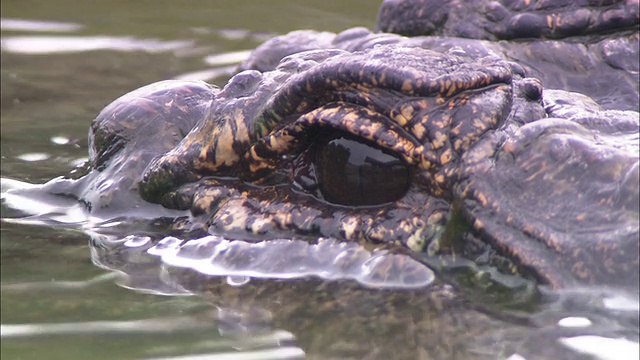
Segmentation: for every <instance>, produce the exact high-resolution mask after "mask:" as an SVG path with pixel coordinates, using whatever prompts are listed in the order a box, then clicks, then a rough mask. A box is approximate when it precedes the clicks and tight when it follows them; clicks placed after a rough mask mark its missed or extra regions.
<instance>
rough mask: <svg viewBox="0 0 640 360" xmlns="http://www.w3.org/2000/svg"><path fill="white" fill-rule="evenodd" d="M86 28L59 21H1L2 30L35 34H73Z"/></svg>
mask: <svg viewBox="0 0 640 360" xmlns="http://www.w3.org/2000/svg"><path fill="white" fill-rule="evenodd" d="M83 27H84V26H82V25H80V24H75V23H68V22H58V21H41V20H29V19H7V18H4V19H0V29H2V30H8V31H33V32H41V31H43V32H44V31H46V32H72V31H78V30H80V29H82V28H83Z"/></svg>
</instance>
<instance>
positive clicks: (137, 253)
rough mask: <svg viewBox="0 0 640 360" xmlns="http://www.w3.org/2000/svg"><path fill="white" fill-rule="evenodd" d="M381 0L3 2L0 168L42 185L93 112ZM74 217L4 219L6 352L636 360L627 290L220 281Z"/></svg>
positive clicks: (360, 21)
mask: <svg viewBox="0 0 640 360" xmlns="http://www.w3.org/2000/svg"><path fill="white" fill-rule="evenodd" d="M377 7H378V4H377V2H371V1H348V2H345V1H324V2H317V1H269V2H265V1H258V0H255V1H212V2H208V3H201V2H174V1H141V2H115V1H102V2H84V1H70V0H63V1H56V2H49V1H20V2H19V1H5V2H3V3H2V23H1V25H2V33H1V37H2V39H1V41H2V44H1V45H2V57H1V61H2V63H1V64H2V72H1V84H0V85H1V87H2V97H1V100H2V102H1V112H2V114H1V115H2V117H1V121H2V123H1V124H2V133H1V151H2V163H1V167H0V170H1V174H2V177H3V178H11V179H17V180H20V181H26V182H30V183H43V182H45V181H47V180H49V179H51V178H53V177H55V176H59V175H63V174H66V173H67V172H68V171H69V170H71V169H73V168H74V167H75V166H77V165H79V164H81V163H82V162H83V161H84V160H85V159H86V156H87V155H86V153H87V148H86V140H87V129H88V125H89V123H90V121H91V119H93V117H95V115H96V114H97V113H98V112H99V111H100V110H101V109H102V108H103V107H104V106H105V105H107V104H108V103H109V102H111V101H112V100H113V99H115V98H117V97H118V96H120V95H122V94H124V93H126V92H128V91H130V90H132V89H135V88H137V87H140V86H142V85H145V84H148V83H151V82H154V81H159V80H163V79H171V78H183V79H187V78H188V79H194V78H195V79H205V80H208V81H211V82H213V83H216V84H218V85H222V84H224V82H225V81H226V79H228V77H229V76H230V74H231V73H232V71H233V65H234V64H235V63H237V62H239V61H240V60H241V59H242V58H243V57H244V56H246V54H247V51H248V50H250V49H252V48H255V47H256V46H257V45H258V44H260V43H261V42H262V41H264V40H265V39H267V38H269V37H271V36H274V35H276V34H282V33H286V32H288V31H291V30H296V29H302V28H311V29H315V30H327V31H340V30H344V29H346V28H349V27H353V26H366V27H369V28H372V27H373V25H374V22H375V16H376V12H377ZM54 205H55V204H54ZM39 206H42V205H39ZM52 206H53V205H52ZM65 206H66V205H65ZM2 211H3V214H2V216H3V218H12V217H15V216H18V215H20V214H19V213H17V212H16V211H15V210H9V209H7V208H4V207H3V209H2ZM67 215H68V216H67ZM73 215H74V214H71V215H69V214H65V216H66V217H65V219H66V220H69V219H73ZM78 219H79V221H80V223H79V224H78V226H68V224H67V226H55V224H53V223H49V224H47V225H48V226H46V227H43V226H39V225H38V224H33V225H29V224H25V223H15V222H12V221H10V220H9V221H5V222H3V223H2V229H1V234H2V240H1V242H0V250H1V260H2V261H1V270H2V271H1V282H2V285H1V286H2V288H1V290H2V293H1V296H2V301H1V302H0V304H1V305H0V306H1V307H0V310H1V313H2V319H1V326H2V327H1V328H0V330H1V337H2V348H1V350H0V351H1V354H0V356H1V357H2V358H7V359H12V358H16V359H17V358H21V359H41V358H47V359H84V358H96V359H102V358H103V359H133V358H153V359H163V358H174V359H180V358H198V357H196V356H203V357H202V358H212V359H236V358H237V359H240V358H242V359H252V358H256V359H282V358H319V359H325V358H355V359H359V358H363V357H365V356H369V357H370V358H381V359H383V358H390V357H396V358H419V357H420V356H427V355H428V354H431V356H435V357H436V358H437V357H440V356H446V357H453V358H455V357H459V358H510V359H520V358H526V359H537V358H551V357H556V358H568V359H569V358H578V359H580V358H589V356H591V355H589V354H599V355H597V356H600V357H601V358H607V356H612V357H609V358H630V359H635V358H637V357H638V330H637V327H638V319H637V316H638V308H637V294H626V293H621V294H618V293H616V292H611V291H607V290H606V289H604V290H602V291H600V290H593V289H588V290H585V291H578V290H576V291H572V292H568V293H560V294H551V295H549V296H546V295H545V294H540V293H539V292H538V291H535V290H532V289H530V288H527V284H522V289H523V290H522V291H520V292H516V293H515V294H512V293H510V294H509V295H508V296H502V295H500V294H501V293H500V292H498V291H485V292H480V293H479V294H480V295H478V294H475V295H476V297H477V298H476V299H474V300H473V301H469V300H468V299H465V298H464V297H461V296H460V295H459V294H458V292H455V291H453V290H452V289H451V288H450V286H448V285H446V284H442V283H438V282H435V283H431V282H430V285H429V286H422V285H420V286H414V287H408V288H407V287H403V288H401V289H399V288H398V287H394V288H393V289H381V288H380V286H377V285H375V284H374V285H371V284H370V283H367V281H369V280H362V279H361V278H358V277H357V276H346V277H344V276H343V277H341V279H340V280H335V279H333V278H331V277H328V276H324V275H323V274H321V273H314V274H312V275H314V276H312V277H311V278H309V277H305V278H294V279H290V280H288V281H279V280H274V279H273V278H269V277H268V276H266V277H263V278H260V277H259V276H256V277H254V278H253V279H252V280H251V281H249V282H248V283H247V277H248V276H254V275H255V273H245V272H242V271H238V272H235V273H232V276H221V277H212V276H211V275H212V274H211V272H214V270H210V269H209V270H208V271H209V275H203V274H200V273H194V272H193V271H191V272H190V271H189V269H188V268H185V267H184V266H181V265H180V264H181V262H180V261H181V258H180V257H179V256H175V254H173V253H171V252H169V253H164V255H163V254H160V255H158V254H157V253H158V251H155V252H156V254H155V255H154V254H153V253H154V250H153V248H155V249H156V250H157V247H154V246H155V244H156V243H157V242H158V241H160V240H161V239H162V238H163V236H164V235H163V234H162V233H161V232H155V231H154V229H149V230H148V231H147V232H148V234H149V238H148V239H147V238H145V237H144V236H139V237H133V238H131V237H130V238H127V237H126V236H124V235H123V234H126V233H127V231H126V230H127V228H124V229H118V227H117V226H115V225H114V224H103V225H102V230H104V231H102V232H100V233H95V232H94V233H92V232H90V231H86V229H87V227H86V226H84V227H83V224H85V223H86V222H87V221H88V220H87V219H86V218H82V217H78ZM66 220H65V221H66ZM134 225H135V224H134ZM109 226H113V227H114V229H116V230H119V231H116V230H114V231H109V230H108V228H109ZM83 229H84V230H85V231H83ZM138 231H139V229H138ZM205 243H206V242H205ZM205 245H206V244H205ZM225 246H226V245H225ZM300 246H303V245H300ZM150 249H151V250H150ZM305 251H307V250H305ZM162 257H166V258H165V259H164V260H165V261H164V262H163V261H162ZM172 261H173V263H172ZM204 272H205V273H206V272H207V271H204ZM285 273H286V272H285ZM422 274H423V275H424V274H425V273H422ZM426 274H427V275H428V273H426ZM277 275H278V276H274V277H276V278H279V279H281V278H283V277H285V276H283V273H280V274H277ZM425 276H426V275H425ZM423 279H424V278H423ZM414 280H415V279H414ZM403 281H404V280H403ZM413 284H415V283H413ZM420 284H422V283H420ZM194 293H197V294H198V295H197V296H194V295H193V294H194ZM482 294H485V295H482ZM483 296H484V297H483ZM500 296H502V297H500ZM540 298H545V299H547V300H548V299H553V300H552V301H551V300H549V302H548V303H546V304H542V305H541V304H539V303H538V302H537V299H540ZM496 304H497V305H496ZM487 308H488V309H489V311H487ZM594 344H596V345H595V346H593V345H594ZM594 347H595V349H594ZM603 349H604V350H603ZM188 356H192V357H188ZM205 356H208V357H205Z"/></svg>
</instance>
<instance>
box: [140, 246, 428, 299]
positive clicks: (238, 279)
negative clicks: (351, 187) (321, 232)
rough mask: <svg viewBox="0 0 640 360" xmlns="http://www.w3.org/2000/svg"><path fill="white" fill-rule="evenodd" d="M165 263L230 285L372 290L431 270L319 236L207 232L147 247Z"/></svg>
mask: <svg viewBox="0 0 640 360" xmlns="http://www.w3.org/2000/svg"><path fill="white" fill-rule="evenodd" d="M147 252H148V253H149V254H152V255H156V256H160V257H161V258H162V262H163V263H165V264H168V265H170V266H175V267H182V268H190V269H193V270H195V271H197V272H199V273H202V274H205V275H211V276H226V277H227V279H228V281H230V282H231V283H233V285H235V286H240V285H243V284H245V283H246V282H247V280H248V278H269V279H294V278H303V277H312V276H313V277H320V278H322V279H326V280H339V279H352V280H355V281H357V282H359V283H360V284H362V285H364V286H366V287H372V288H421V287H424V286H427V285H429V284H430V283H432V282H433V280H434V278H435V275H434V273H433V271H431V269H429V268H427V267H426V266H425V265H423V264H421V263H420V262H418V261H416V260H414V259H412V258H411V257H409V256H407V255H400V254H391V253H389V252H388V251H385V250H378V251H373V252H370V251H368V250H366V249H365V248H363V247H362V246H361V245H359V244H356V243H345V242H338V241H336V240H333V239H323V238H321V239H320V240H319V241H318V242H317V243H316V244H310V243H308V242H307V241H301V240H285V239H278V240H267V241H261V242H246V241H240V240H234V241H229V240H226V239H223V238H221V237H218V236H214V235H211V236H206V237H203V238H200V239H195V240H190V241H187V242H186V243H183V242H182V241H179V240H178V239H176V238H174V237H167V238H165V239H163V240H161V241H160V242H159V243H158V244H156V245H155V246H153V247H151V248H149V249H148V250H147Z"/></svg>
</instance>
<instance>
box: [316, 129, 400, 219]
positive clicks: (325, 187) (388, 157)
mask: <svg viewBox="0 0 640 360" xmlns="http://www.w3.org/2000/svg"><path fill="white" fill-rule="evenodd" d="M315 166H316V172H317V177H318V184H319V188H320V192H321V193H322V196H323V197H324V199H325V200H327V201H329V202H331V203H334V204H340V205H349V206H366V205H381V204H384V203H389V202H393V201H395V200H397V199H399V198H400V197H402V196H403V195H404V194H405V193H406V191H407V189H408V187H409V169H408V168H407V166H406V165H405V164H404V163H403V162H402V160H400V159H399V158H398V157H396V156H394V155H392V154H390V153H388V152H386V151H384V150H381V149H378V148H375V147H373V146H370V145H367V144H364V143H362V142H360V141H357V140H353V139H349V138H347V137H344V136H339V137H336V138H333V139H332V140H329V141H326V142H322V143H321V144H319V146H318V149H317V150H316V161H315Z"/></svg>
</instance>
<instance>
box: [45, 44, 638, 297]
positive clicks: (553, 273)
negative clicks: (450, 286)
mask: <svg viewBox="0 0 640 360" xmlns="http://www.w3.org/2000/svg"><path fill="white" fill-rule="evenodd" d="M545 94H547V92H545V93H543V91H542V87H541V86H540V83H539V81H538V80H536V79H532V78H526V77H523V71H522V69H521V68H520V67H519V66H518V65H517V64H515V63H511V62H507V61H504V60H501V59H499V58H491V57H489V58H482V59H479V60H475V59H473V58H471V57H469V56H464V55H462V56H458V55H453V54H441V53H435V52H431V51H428V50H424V49H420V48H403V47H397V46H394V45H389V46H378V47H375V48H374V49H370V50H365V51H363V52H356V53H349V52H345V51H340V50H318V51H311V52H305V53H300V54H297V55H294V56H291V57H288V58H287V59H285V60H284V61H283V62H282V63H281V64H280V66H279V67H278V68H277V69H276V70H274V71H272V72H265V73H259V72H257V71H245V72H242V73H240V74H238V75H236V76H235V77H233V78H232V79H231V80H230V81H229V83H228V84H227V85H226V86H225V87H224V88H223V89H217V88H214V87H210V86H208V85H206V84H204V83H187V82H163V83H159V84H156V85H153V86H151V87H150V88H143V89H140V90H138V91H137V93H135V94H133V95H127V96H125V97H123V98H121V99H119V100H116V101H115V102H114V104H112V105H110V106H109V107H107V108H106V109H105V110H104V111H103V112H102V113H101V114H100V115H99V116H98V118H97V119H96V120H95V121H94V123H93V124H92V133H91V134H92V142H91V152H90V155H91V159H90V161H91V163H92V164H93V167H94V168H93V170H92V171H91V172H90V173H89V174H88V175H86V176H85V177H82V178H80V179H79V180H74V181H70V180H57V181H53V182H52V183H50V184H48V185H46V186H47V188H49V189H50V191H51V192H55V193H66V194H71V195H73V196H76V197H78V198H80V199H82V200H83V201H84V202H86V203H88V204H90V207H91V211H92V212H93V213H94V214H98V215H100V214H101V213H102V214H113V213H115V212H118V211H121V210H122V209H123V208H131V207H132V206H133V205H135V206H143V205H144V206H146V204H148V203H159V204H161V205H162V206H163V207H164V208H168V209H175V210H190V216H189V217H188V218H181V220H180V221H179V222H176V223H177V224H179V227H180V228H181V229H185V230H193V229H203V230H206V231H209V232H211V233H215V234H220V235H223V236H224V237H226V238H231V239H269V238H275V237H278V238H282V237H285V238H286V237H299V236H302V237H310V238H315V237H318V236H327V237H333V238H337V239H340V240H344V241H357V242H361V243H372V244H384V245H385V246H388V247H389V248H394V249H395V248H399V249H408V250H409V252H410V253H412V254H421V253H422V254H427V255H428V256H439V255H443V254H451V253H459V254H462V255H463V256H464V257H467V258H469V259H471V260H474V259H476V258H479V257H482V255H483V254H484V257H486V256H489V263H491V264H499V265H497V266H499V267H500V268H501V269H502V270H503V271H506V272H519V273H521V274H525V275H526V274H533V276H534V277H535V278H536V279H538V280H539V281H540V282H542V283H548V284H550V285H552V286H553V287H566V286H573V285H576V284H603V283H607V284H617V285H623V286H634V285H633V284H637V281H636V280H637V278H638V271H637V270H638V251H637V250H638V226H637V222H636V220H637V215H638V206H637V203H638V201H637V200H638V188H637V183H638V156H637V152H634V151H632V150H630V149H629V147H628V146H626V145H619V144H616V143H615V142H613V143H612V142H607V141H603V139H605V140H606V139H609V138H614V139H615V137H620V138H621V139H622V138H624V137H625V136H627V137H628V136H634V134H635V136H637V133H638V118H637V113H635V112H628V111H627V112H622V111H604V110H601V109H600V108H599V106H598V105H597V104H595V103H594V102H593V101H592V100H590V99H588V98H586V97H582V96H580V95H578V94H572V93H567V92H562V91H555V92H548V94H549V99H548V100H547V101H546V102H545V101H543V96H544V95H545ZM545 107H546V109H545ZM132 114H133V115H132ZM176 115H178V116H176ZM176 119H179V121H177V120H176ZM139 124H140V125H139ZM191 124H195V125H194V126H193V129H191V131H190V132H189V133H188V134H187V135H186V136H185V137H184V139H181V138H182V136H183V135H184V134H185V133H186V132H187V129H189V126H191ZM144 126H147V127H148V129H149V131H155V134H154V136H147V135H146V134H147V133H146V132H144V131H142V132H141V131H139V127H144ZM139 134H144V135H143V136H140V135H139ZM336 138H338V139H339V138H348V139H349V141H356V140H357V141H359V142H360V143H362V144H363V145H362V146H363V147H364V148H365V149H366V148H375V149H380V151H384V153H386V154H387V155H389V156H392V157H395V159H397V161H396V163H399V164H401V165H402V166H404V168H405V169H406V171H400V173H401V174H406V177H407V179H402V178H401V179H399V180H394V182H398V181H401V182H402V181H406V182H407V183H408V186H407V189H406V192H402V191H400V192H399V193H398V195H397V198H395V199H389V198H386V197H384V198H382V199H380V200H378V198H377V197H376V194H375V193H372V194H365V195H370V197H371V199H368V201H371V202H372V203H369V204H368V205H367V206H355V205H354V206H351V205H350V204H349V203H344V202H342V203H335V202H337V201H339V200H333V201H329V200H327V199H326V197H325V195H324V194H323V191H324V190H323V187H322V186H319V185H318V183H320V184H322V183H324V182H326V181H327V180H325V177H326V176H327V173H329V174H328V176H329V177H331V176H332V174H331V172H332V171H333V172H337V174H338V175H336V176H334V177H337V178H340V176H341V175H342V174H343V173H344V171H345V169H344V168H335V169H334V168H331V167H328V168H327V169H326V170H323V171H321V172H322V173H323V174H320V173H321V172H319V171H317V169H318V162H322V161H325V162H326V160H322V159H323V158H322V155H318V152H321V151H319V150H318V149H319V148H323V146H326V145H324V143H330V142H332V141H336V140H335V139H336ZM357 141H356V142H357ZM346 151H347V152H350V151H363V150H361V148H360V147H357V148H349V147H347V150H346ZM151 158H154V160H153V161H151V163H150V164H149V165H148V166H147V163H148V162H149V161H150V159H151ZM383 171H384V170H383ZM319 175H320V176H325V177H319ZM365 177H366V176H365ZM96 179H97V180H96ZM356 181H364V180H356ZM70 184H72V185H73V186H70ZM333 186H334V185H331V187H333ZM324 188H325V189H326V188H327V187H326V186H325V187H324ZM123 190H124V191H123ZM377 191H379V192H386V190H385V189H384V188H383V189H382V190H377ZM393 191H398V190H393ZM138 193H139V194H140V195H141V197H139V196H138ZM328 197H329V198H331V196H328ZM454 222H456V223H459V222H462V223H463V224H465V223H466V224H467V225H463V226H462V227H461V226H457V225H455V224H454ZM460 228H462V230H460ZM452 229H454V230H452ZM487 254H488V255H487Z"/></svg>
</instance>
